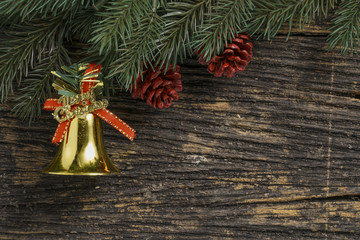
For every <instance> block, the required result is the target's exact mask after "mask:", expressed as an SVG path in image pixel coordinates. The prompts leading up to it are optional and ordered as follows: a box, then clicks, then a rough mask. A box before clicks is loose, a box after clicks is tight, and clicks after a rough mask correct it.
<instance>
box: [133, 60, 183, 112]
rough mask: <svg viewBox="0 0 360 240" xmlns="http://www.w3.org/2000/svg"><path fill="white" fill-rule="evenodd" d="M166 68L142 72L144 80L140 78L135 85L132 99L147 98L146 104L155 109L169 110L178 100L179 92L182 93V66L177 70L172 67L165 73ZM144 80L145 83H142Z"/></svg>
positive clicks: (176, 67)
mask: <svg viewBox="0 0 360 240" xmlns="http://www.w3.org/2000/svg"><path fill="white" fill-rule="evenodd" d="M164 70H165V67H162V68H159V67H156V68H155V69H146V70H144V71H143V72H142V75H143V78H141V76H139V77H138V78H137V79H136V87H135V84H134V88H133V93H132V97H133V98H138V97H140V98H141V99H142V100H144V99H145V98H146V103H147V104H148V105H151V106H153V107H154V108H163V107H165V108H168V107H170V106H171V104H172V101H173V100H178V99H179V95H178V92H181V91H182V83H181V79H180V78H181V74H180V73H179V71H180V66H178V65H176V66H175V69H173V66H172V65H170V67H169V69H168V71H167V72H166V73H164ZM142 79H143V80H144V81H142Z"/></svg>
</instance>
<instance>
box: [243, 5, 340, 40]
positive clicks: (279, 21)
mask: <svg viewBox="0 0 360 240" xmlns="http://www.w3.org/2000/svg"><path fill="white" fill-rule="evenodd" d="M336 2H337V0H303V1H298V0H286V1H285V0H275V1H267V0H257V1H255V2H254V4H255V9H254V11H253V12H252V18H251V19H250V21H249V24H248V25H247V27H246V28H245V30H246V31H248V32H249V33H250V34H258V36H259V37H264V38H267V39H271V38H273V37H274V36H275V35H276V34H277V33H278V31H279V30H280V28H281V27H282V26H283V25H284V23H286V22H288V23H289V30H288V33H289V35H290V32H291V30H292V27H293V24H294V22H296V23H297V24H298V25H299V28H303V27H304V24H305V23H310V22H311V21H312V20H313V19H314V18H315V17H317V16H325V17H326V16H327V14H328V11H329V9H333V8H334V7H335V3H336ZM289 35H288V36H289Z"/></svg>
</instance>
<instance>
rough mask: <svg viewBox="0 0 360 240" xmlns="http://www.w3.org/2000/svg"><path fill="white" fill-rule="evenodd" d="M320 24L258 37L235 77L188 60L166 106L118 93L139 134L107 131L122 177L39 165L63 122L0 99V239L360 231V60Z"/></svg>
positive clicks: (322, 235)
mask: <svg viewBox="0 0 360 240" xmlns="http://www.w3.org/2000/svg"><path fill="white" fill-rule="evenodd" d="M314 31H315V32H316V31H318V30H317V29H315V30H313V29H312V30H310V31H308V32H304V31H299V32H297V33H296V35H295V36H293V37H291V38H290V40H289V41H288V42H285V40H284V39H285V37H278V38H276V39H275V40H273V41H272V42H267V41H256V42H255V48H254V59H253V61H252V63H251V64H250V65H249V67H248V68H247V70H246V71H245V72H243V73H242V74H240V75H238V76H237V77H235V78H231V79H226V78H215V77H212V76H211V75H210V74H208V73H207V72H206V70H205V68H204V67H203V66H201V65H199V64H197V63H196V62H195V61H188V62H186V63H185V64H183V65H182V74H183V85H184V91H183V92H182V93H181V95H180V100H179V101H178V102H175V103H174V105H173V107H172V108H170V109H166V110H161V111H158V110H154V109H152V108H150V107H148V106H147V105H145V104H144V103H143V102H141V101H139V100H134V99H132V98H131V97H130V96H128V95H127V94H126V93H122V94H118V95H117V96H115V97H112V98H111V99H110V102H111V105H110V107H109V109H110V110H112V111H113V112H114V113H116V114H117V115H118V116H120V117H121V118H122V119H124V120H125V121H126V122H127V123H129V124H130V125H131V126H132V127H134V128H135V129H136V130H137V133H138V134H137V138H136V140H135V141H134V143H130V142H129V141H127V140H126V139H125V138H124V137H123V136H121V135H120V134H119V133H117V132H116V131H114V130H113V129H112V128H111V127H110V126H105V130H104V137H105V140H106V148H107V151H108V153H109V155H110V157H111V158H112V159H113V161H114V162H115V163H116V165H117V166H118V167H119V168H120V169H121V170H122V173H121V174H120V175H114V176H108V177H78V176H52V175H44V174H42V172H41V170H42V169H43V168H44V167H45V166H47V165H48V164H49V162H50V161H51V159H52V157H53V156H54V154H55V152H56V150H57V148H56V146H54V145H52V144H51V143H50V140H51V137H52V134H53V132H54V130H55V128H56V125H57V124H56V122H55V121H54V120H53V119H52V117H51V115H50V113H49V112H44V114H43V116H42V117H41V118H40V120H39V121H38V122H36V123H35V124H33V125H32V126H31V127H28V126H27V125H26V124H24V123H22V122H20V121H18V120H17V119H16V118H15V117H14V116H12V115H11V113H10V109H11V106H12V105H13V102H12V101H10V102H9V103H8V104H3V105H1V107H2V110H1V111H0V179H1V180H0V182H1V185H0V239H122V238H124V239H127V238H136V239H245V238H246V239H307V238H308V239H315V238H319V239H359V238H360V222H359V220H360V213H359V211H360V202H359V198H358V197H359V196H360V182H359V180H360V171H359V169H360V146H359V139H360V100H359V99H360V85H359V81H358V80H359V74H360V70H359V63H360V57H358V56H353V57H342V56H340V55H339V54H337V53H331V52H327V51H326V50H325V49H326V44H325V37H324V36H323V33H325V32H326V30H321V31H319V34H318V35H316V34H315V33H314Z"/></svg>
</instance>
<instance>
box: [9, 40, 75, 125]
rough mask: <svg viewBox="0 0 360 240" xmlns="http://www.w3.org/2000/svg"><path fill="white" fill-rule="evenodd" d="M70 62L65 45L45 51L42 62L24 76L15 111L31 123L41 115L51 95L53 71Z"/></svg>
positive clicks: (22, 118)
mask: <svg viewBox="0 0 360 240" xmlns="http://www.w3.org/2000/svg"><path fill="white" fill-rule="evenodd" d="M69 63H70V58H69V56H68V53H67V50H66V49H65V48H64V47H63V46H60V47H57V48H56V49H54V50H53V51H51V52H49V51H46V52H44V53H43V58H42V61H41V63H39V64H37V65H35V66H34V68H32V69H30V70H29V73H28V75H27V76H26V77H25V78H24V80H23V82H22V88H21V89H20V90H19V93H18V95H19V97H18V98H17V99H16V100H17V101H19V103H18V104H16V105H15V106H14V108H13V113H14V114H15V115H17V116H18V117H19V118H20V119H21V120H25V119H26V120H29V122H30V123H31V121H32V120H34V119H35V118H36V117H38V116H40V114H41V109H42V105H43V103H44V102H45V100H46V99H47V98H48V97H49V96H50V95H51V83H52V81H53V79H54V77H53V75H52V74H51V71H52V70H59V69H60V68H61V66H64V65H66V64H69Z"/></svg>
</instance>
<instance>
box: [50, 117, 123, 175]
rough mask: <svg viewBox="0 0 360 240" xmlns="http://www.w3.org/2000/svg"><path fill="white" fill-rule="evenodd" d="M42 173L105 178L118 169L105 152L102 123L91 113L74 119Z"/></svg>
mask: <svg viewBox="0 0 360 240" xmlns="http://www.w3.org/2000/svg"><path fill="white" fill-rule="evenodd" d="M44 172H45V173H50V174H62V175H105V174H110V173H117V172H119V170H118V169H117V168H116V167H115V165H114V164H113V163H112V162H111V160H110V159H109V156H108V155H107V154H106V152H105V148H104V139H103V130H102V123H101V120H100V119H99V117H97V116H95V115H94V114H92V113H88V114H85V115H84V116H82V117H81V116H80V117H74V118H73V119H72V121H71V123H70V127H69V129H68V131H67V133H66V134H65V136H64V140H63V142H61V143H60V145H59V149H58V152H57V153H56V156H55V158H54V159H53V161H52V162H51V164H50V165H49V166H48V167H47V168H46V169H45V170H44Z"/></svg>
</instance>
